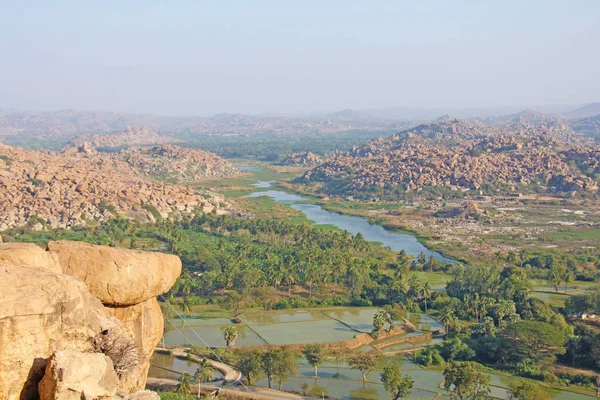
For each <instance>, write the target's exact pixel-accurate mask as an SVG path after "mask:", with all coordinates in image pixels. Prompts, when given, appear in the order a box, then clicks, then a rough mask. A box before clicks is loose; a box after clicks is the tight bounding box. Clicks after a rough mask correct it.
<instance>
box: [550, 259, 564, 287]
mask: <svg viewBox="0 0 600 400" xmlns="http://www.w3.org/2000/svg"><path fill="white" fill-rule="evenodd" d="M566 273H567V269H566V268H565V267H564V265H562V264H559V263H553V264H552V267H550V271H548V281H549V282H550V284H551V285H552V286H554V289H555V290H556V291H557V292H558V289H559V288H560V284H561V283H562V281H563V280H564V279H565V275H566Z"/></svg>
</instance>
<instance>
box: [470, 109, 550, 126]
mask: <svg viewBox="0 0 600 400" xmlns="http://www.w3.org/2000/svg"><path fill="white" fill-rule="evenodd" d="M479 120H480V121H481V122H483V123H484V124H486V125H491V126H501V125H508V124H514V123H527V124H534V125H539V124H542V123H549V122H557V121H558V120H559V118H558V117H556V116H553V115H547V114H544V113H541V112H539V111H535V110H530V109H528V110H523V111H519V112H518V113H513V114H506V115H499V116H494V117H487V118H480V119H479Z"/></svg>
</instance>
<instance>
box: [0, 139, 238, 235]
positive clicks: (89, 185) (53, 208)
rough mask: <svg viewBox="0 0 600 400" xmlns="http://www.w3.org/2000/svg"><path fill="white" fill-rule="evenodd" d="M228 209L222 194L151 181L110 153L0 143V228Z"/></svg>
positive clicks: (146, 219) (58, 225)
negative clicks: (33, 147)
mask: <svg viewBox="0 0 600 400" xmlns="http://www.w3.org/2000/svg"><path fill="white" fill-rule="evenodd" d="M227 207H228V206H227V203H226V201H225V199H224V198H223V196H221V195H218V194H216V193H212V192H210V193H209V192H202V191H198V190H194V189H191V188H188V187H185V186H181V185H175V184H167V183H162V182H156V181H153V180H150V179H148V177H147V176H145V174H144V173H142V172H141V171H140V170H139V169H138V168H137V167H134V166H132V165H130V164H129V163H127V162H126V161H123V160H121V159H120V158H119V157H118V156H115V155H113V154H101V153H95V152H94V151H93V150H91V149H89V148H88V149H86V148H81V149H79V151H77V150H72V151H69V152H64V153H53V152H49V151H28V150H23V149H20V148H15V147H10V146H5V145H1V144H0V231H2V230H6V229H10V228H14V227H18V226H23V225H26V224H29V225H31V226H32V227H34V228H35V229H44V228H45V227H49V228H68V227H75V226H79V225H85V224H86V223H88V222H94V221H97V222H100V221H103V220H106V219H109V218H112V217H114V216H115V215H121V216H123V217H126V218H135V219H137V220H139V221H142V222H153V221H155V220H156V219H157V218H169V217H174V216H177V215H184V214H190V213H192V212H194V210H195V209H197V208H200V209H201V210H203V211H204V212H217V213H227V212H228V211H227V209H226V208H227Z"/></svg>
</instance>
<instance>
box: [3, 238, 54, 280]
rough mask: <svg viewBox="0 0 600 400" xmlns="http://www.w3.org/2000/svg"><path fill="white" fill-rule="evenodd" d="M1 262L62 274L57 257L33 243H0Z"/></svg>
mask: <svg viewBox="0 0 600 400" xmlns="http://www.w3.org/2000/svg"><path fill="white" fill-rule="evenodd" d="M0 261H6V262H9V263H11V264H17V265H24V266H27V267H32V268H38V269H44V270H48V271H52V272H56V273H59V274H60V273H62V268H61V266H60V264H59V263H58V260H57V259H56V256H54V255H53V254H51V253H49V252H47V251H44V249H42V248H41V247H39V246H37V245H35V244H33V243H2V242H1V241H0Z"/></svg>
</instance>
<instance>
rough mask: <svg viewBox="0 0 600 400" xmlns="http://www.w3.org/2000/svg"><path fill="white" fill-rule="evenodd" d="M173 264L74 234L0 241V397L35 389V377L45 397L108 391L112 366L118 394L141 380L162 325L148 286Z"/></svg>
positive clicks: (157, 290)
mask: <svg viewBox="0 0 600 400" xmlns="http://www.w3.org/2000/svg"><path fill="white" fill-rule="evenodd" d="M109 264H112V265H113V267H112V268H108V267H107V265H109ZM148 268H149V270H150V271H151V272H152V273H153V274H155V275H157V276H160V278H156V277H150V276H149V274H148V273H147V271H148ZM95 269H98V270H99V271H100V272H102V273H97V272H98V271H95ZM180 271H181V262H180V261H179V259H178V258H177V257H174V256H166V255H163V254H159V253H144V252H139V251H133V250H122V249H113V248H108V247H102V246H93V245H87V244H85V245H84V244H81V243H76V242H51V243H50V244H49V245H48V248H47V251H43V250H42V249H40V248H39V247H37V246H32V245H25V244H14V243H3V244H0V293H2V302H0V357H1V359H2V362H1V363H0V398H3V399H19V398H27V399H29V398H36V397H37V396H38V383H39V382H40V381H41V380H42V377H44V381H43V382H44V383H43V384H41V385H40V391H41V392H40V394H42V393H43V396H44V397H43V398H44V399H58V398H60V399H63V398H65V399H66V398H77V399H80V398H86V399H92V398H94V399H95V398H103V397H102V396H109V395H110V396H112V395H114V393H112V386H111V384H108V383H109V381H111V380H112V378H111V376H112V375H113V374H114V376H115V377H116V384H115V388H116V393H117V394H121V395H126V394H128V393H134V392H136V391H138V390H140V389H143V388H144V387H145V382H146V374H147V370H148V367H149V358H150V355H151V353H152V351H153V349H154V347H155V346H156V344H157V343H158V341H159V340H160V337H161V335H162V329H163V318H162V312H161V310H160V306H159V304H158V301H157V300H156V298H155V297H154V296H156V295H159V294H161V293H163V292H165V291H167V290H168V289H169V288H170V287H171V285H173V283H174V282H175V280H176V279H177V277H178V274H179V273H180ZM163 273H164V275H162V274H163ZM70 275H72V276H70ZM136 277H137V282H136ZM119 279H122V280H123V285H121V286H119V285H118V284H117V283H118V280H119ZM102 286H103V287H104V288H105V289H104V290H101V289H100V288H101V287H102ZM106 288H111V289H106ZM113 290H114V292H113ZM127 290H132V293H131V294H127ZM144 290H145V291H147V292H145V293H144V292H143V291H144ZM97 293H98V294H97ZM111 293H112V294H111ZM113 296H114V297H113ZM100 297H102V298H100ZM101 300H102V301H101ZM103 302H104V303H106V306H105V305H103V304H102V303H103ZM106 357H108V360H110V363H109V362H108V360H107V358H106ZM49 360H52V361H51V362H50V363H49ZM86 360H87V361H86ZM90 360H96V361H93V362H92V361H90ZM80 364H81V365H88V364H89V368H88V367H87V366H86V367H85V368H83V367H81V368H80V367H78V365H80ZM92 364H93V365H92ZM108 365H110V371H109V372H107V373H104V371H107V370H108V369H109V368H108V367H107V366H108ZM60 371H63V372H60ZM44 374H46V375H44ZM101 375H102V377H100V376H101ZM59 378H60V379H59ZM80 379H81V381H80ZM103 390H106V392H103ZM65 393H70V394H72V395H73V396H75V397H68V396H67V395H66V394H65ZM92 393H94V394H93V395H92ZM103 393H104V394H103ZM82 394H85V396H83V395H82ZM53 396H54V397H53ZM111 398H112V397H111ZM133 398H135V397H133Z"/></svg>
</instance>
